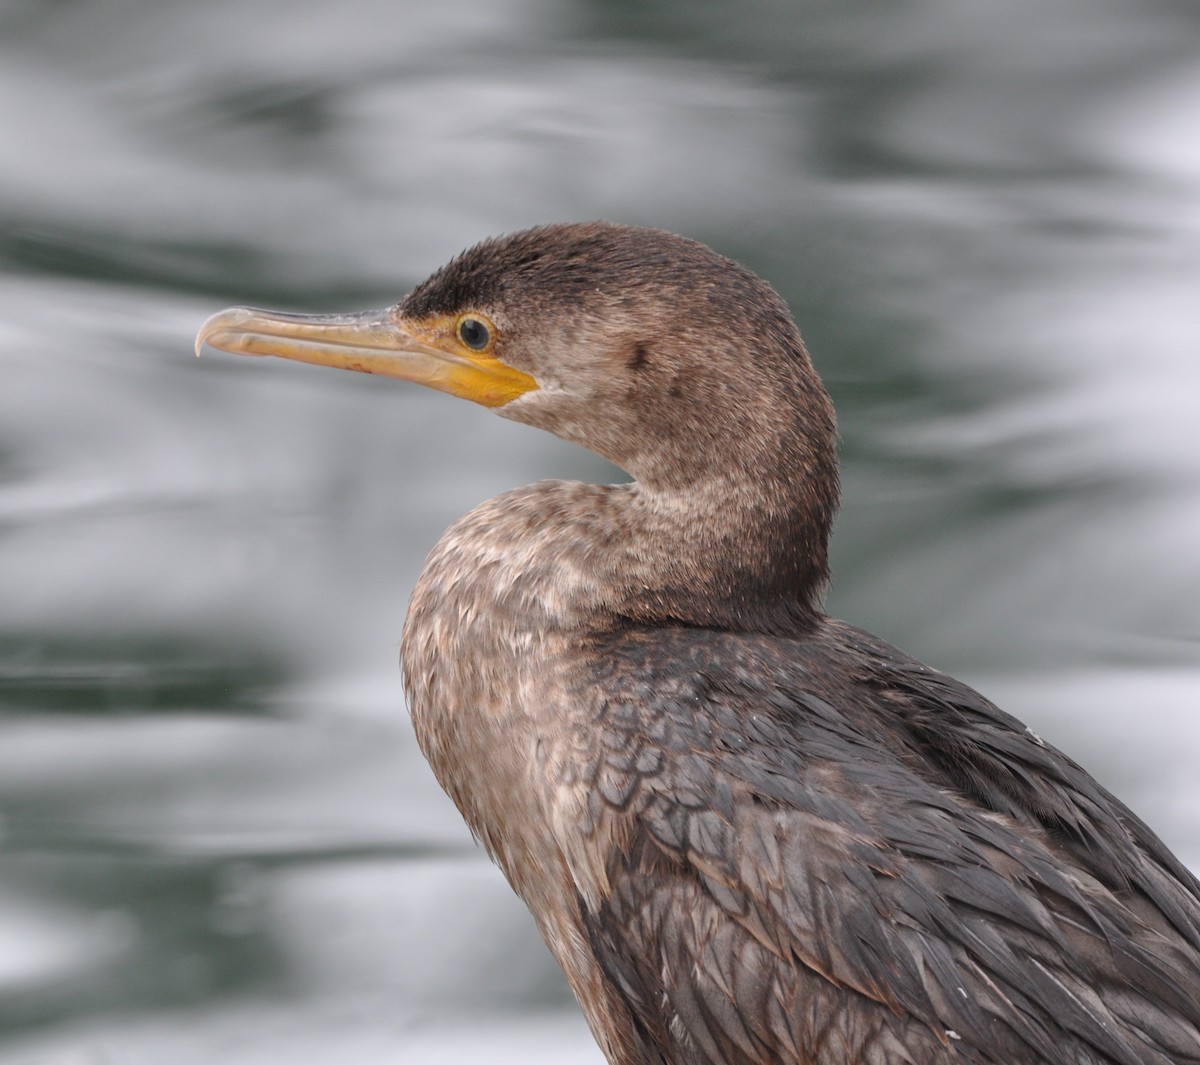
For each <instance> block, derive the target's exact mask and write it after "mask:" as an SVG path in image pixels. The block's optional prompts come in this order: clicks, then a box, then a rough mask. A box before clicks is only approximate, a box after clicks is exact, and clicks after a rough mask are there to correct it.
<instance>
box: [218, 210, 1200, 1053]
mask: <svg viewBox="0 0 1200 1065" xmlns="http://www.w3.org/2000/svg"><path fill="white" fill-rule="evenodd" d="M204 343H208V344H212V345H213V346H215V347H218V348H223V349H225V350H227V351H232V352H240V353H244V354H255V355H279V356H283V357H285V358H290V359H300V360H303V361H306V362H314V363H320V364H326V365H333V366H340V367H344V368H348V369H354V370H361V371H365V372H367V373H378V374H384V375H389V376H393V377H400V378H405V379H408V380H415V381H418V382H420V383H422V384H425V385H429V386H431V387H433V388H437V389H440V390H442V391H445V392H449V393H451V394H453V395H456V396H461V397H464V398H466V399H471V400H474V401H475V402H477V403H481V404H483V405H485V406H487V407H491V408H493V409H495V411H496V412H497V413H498V414H500V415H501V416H502V417H505V418H511V419H513V420H514V421H519V422H527V423H529V424H531V425H537V426H540V427H542V428H543V429H548V430H549V431H551V432H553V433H556V434H557V435H559V436H561V437H563V438H565V439H567V440H571V441H574V442H576V443H578V444H582V445H583V446H584V447H587V448H590V449H591V450H593V451H595V452H598V453H599V454H600V455H602V456H604V457H605V458H607V459H609V460H610V461H612V462H613V463H615V464H616V465H618V466H620V467H621V468H623V469H624V470H626V471H627V472H628V473H629V474H631V475H632V476H633V478H634V481H633V482H632V483H630V484H621V485H594V484H577V483H566V482H562V481H548V482H543V483H540V484H534V485H531V486H529V487H526V488H521V489H518V490H516V491H513V492H508V493H505V494H504V495H502V496H499V497H498V498H496V499H493V500H491V501H490V502H487V503H484V504H483V505H482V506H480V507H478V508H476V509H475V510H473V511H472V512H471V513H470V514H468V515H467V516H466V517H464V518H462V519H460V520H459V521H458V522H456V523H455V524H454V525H453V526H451V528H450V529H449V531H448V532H446V534H445V535H444V536H443V537H442V539H441V540H440V541H439V542H438V544H437V546H436V547H435V548H434V549H433V552H432V554H431V555H430V557H429V560H428V562H427V563H426V565H425V568H424V571H423V572H422V574H421V577H420V580H419V582H418V584H417V587H416V590H415V591H414V593H413V597H412V602H411V606H410V608H409V612H408V619H407V622H406V624H405V630H404V638H403V645H402V659H403V665H404V671H405V676H406V685H407V690H408V694H409V701H410V705H411V711H412V717H413V722H414V724H415V726H416V733H417V738H418V740H419V742H420V744H421V748H422V750H423V751H424V753H425V755H426V757H427V758H428V760H429V763H430V765H431V766H432V767H433V770H434V772H435V773H436V775H437V778H438V780H439V781H440V782H441V784H442V786H443V787H444V788H445V789H446V791H447V792H448V793H449V794H450V796H451V797H452V798H453V800H454V801H455V803H457V805H458V807H459V809H460V810H461V811H462V814H463V816H464V817H465V818H466V821H467V823H468V824H469V825H470V827H471V829H472V831H473V832H474V833H475V834H476V836H477V837H478V838H479V839H481V840H482V841H483V844H484V846H485V847H486V848H487V850H488V853H489V854H490V855H491V856H492V857H493V858H494V859H495V861H496V862H497V863H498V864H499V865H500V867H501V869H503V871H504V874H505V875H506V876H507V878H508V880H509V882H510V883H511V884H512V886H513V888H514V889H515V890H516V891H517V893H518V894H519V895H520V896H521V897H522V898H523V899H524V900H525V902H526V904H527V905H528V906H529V908H530V910H531V911H532V913H533V916H534V918H535V920H536V922H537V924H538V927H539V928H540V930H541V933H542V935H543V936H544V937H545V940H546V943H547V944H548V945H549V947H550V950H551V951H552V952H553V954H554V956H555V957H556V958H557V959H558V961H559V963H560V964H561V965H562V968H563V970H564V972H565V973H566V977H567V980H568V981H569V983H570V985H571V987H572V989H573V990H574V992H575V994H576V996H577V997H578V999H579V1002H580V1004H581V1005H582V1007H583V1011H584V1013H585V1015H586V1017H587V1020H588V1023H589V1024H590V1026H591V1029H592V1032H593V1033H594V1034H595V1037H596V1039H597V1040H598V1042H599V1044H600V1046H601V1048H602V1049H603V1051H604V1054H605V1055H606V1057H607V1058H608V1061H609V1062H610V1063H611V1065H768V1063H770V1065H782V1063H788V1065H903V1063H907V1065H950V1063H957V1065H1191V1063H1200V885H1198V884H1197V881H1196V879H1195V878H1194V877H1193V876H1192V875H1191V874H1190V873H1189V872H1188V871H1187V870H1186V869H1185V868H1184V867H1183V865H1182V864H1181V863H1180V862H1179V861H1178V860H1177V859H1176V858H1175V857H1174V856H1173V855H1172V854H1171V853H1170V851H1169V850H1168V849H1167V848H1166V847H1165V846H1164V845H1163V843H1162V842H1160V841H1159V839H1158V838H1157V837H1156V836H1155V835H1154V833H1153V832H1151V830H1150V829H1149V828H1147V827H1146V825H1145V824H1143V823H1142V821H1140V820H1139V819H1138V818H1137V817H1136V816H1135V815H1134V814H1132V813H1131V812H1130V811H1129V810H1128V809H1126V807H1125V806H1123V805H1122V804H1121V803H1120V802H1119V801H1118V800H1117V799H1116V798H1114V797H1113V796H1112V795H1110V794H1109V793H1108V792H1107V791H1106V790H1105V789H1104V788H1102V787H1101V786H1100V785H1099V784H1097V783H1096V782H1095V781H1094V780H1093V779H1092V778H1091V777H1090V776H1089V775H1088V774H1087V773H1086V772H1084V771H1083V770H1082V769H1081V768H1080V767H1079V766H1078V765H1076V764H1075V763H1074V762H1073V761H1071V760H1070V759H1069V758H1067V757H1066V756H1065V755H1063V754H1062V753H1061V752H1059V751H1057V750H1055V749H1054V748H1053V747H1051V746H1050V745H1049V744H1046V743H1044V742H1042V741H1041V740H1040V739H1039V738H1038V737H1037V736H1035V735H1034V734H1033V733H1032V732H1030V730H1029V729H1027V728H1025V727H1024V726H1023V725H1022V724H1021V723H1020V722H1019V721H1017V720H1015V719H1014V718H1012V717H1010V716H1009V715H1008V714H1006V713H1003V712H1002V711H1000V710H999V709H997V708H996V707H995V706H993V705H992V704H991V703H990V702H988V700H987V699H985V698H984V697H983V696H981V695H979V694H978V693H976V692H975V691H973V690H971V689H970V688H969V687H967V686H966V685H964V684H961V683H959V682H958V681H956V680H954V679H953V678H951V677H948V676H946V675H945V674H943V673H939V672H937V671H936V670H933V669H930V668H929V667H928V666H925V665H922V664H921V663H920V662H917V661H915V660H913V659H912V658H910V657H909V656H908V655H906V654H904V653H903V652H902V651H899V650H897V649H896V648H894V647H892V646H889V645H888V644H886V643H884V642H883V641H882V640H879V639H877V638H876V637H874V636H871V635H869V634H868V633H866V632H863V631H861V630H859V629H856V628H854V627H853V626H851V625H848V624H846V623H844V622H841V621H837V620H834V619H833V618H830V617H828V616H826V615H825V614H824V613H823V611H822V609H821V596H822V592H823V588H824V585H825V582H826V577H827V561H826V541H827V538H828V535H829V531H830V524H831V521H832V518H833V514H834V511H835V508H836V505H837V501H838V472H837V463H836V454H835V440H836V430H835V423H834V413H833V409H832V406H831V404H830V401H829V397H828V396H827V394H826V392H825V390H824V388H823V387H822V385H821V382H820V381H819V379H818V378H817V375H816V373H815V371H814V369H813V366H812V364H811V362H810V361H809V357H808V355H807V353H806V351H805V349H804V346H803V344H802V342H801V339H800V335H799V333H798V332H797V330H796V327H795V325H794V323H793V321H792V318H791V316H790V314H789V313H788V311H787V309H786V307H785V306H784V304H783V302H782V301H781V300H780V298H779V297H778V296H777V295H776V293H775V292H774V291H773V290H772V289H771V288H770V286H768V285H767V284H766V283H765V282H764V281H762V280H761V279H760V278H758V277H757V276H755V275H754V274H753V273H752V272H751V271H749V270H748V269H746V268H745V267H743V266H741V265H739V264H737V263H735V262H732V261H730V260H728V259H725V258H722V257H721V256H719V255H717V254H716V253H714V252H713V251H711V250H710V249H708V248H707V247H705V246H704V245H702V244H699V243H696V242H694V241H691V240H686V239H684V238H682V237H678V236H675V235H672V234H670V233H666V232H661V231H657V230H648V229H637V228H630V227H625V226H618V225H611V224H607V223H587V224H572V225H549V226H542V227H538V228H535V229H530V230H527V231H524V232H520V233H516V234H513V235H510V236H505V237H500V238H497V239H492V240H487V241H484V242H483V243H481V244H479V245H477V246H476V247H474V248H472V249H470V250H468V251H466V252H464V253H463V254H461V255H460V256H459V257H458V258H456V259H454V260H453V261H452V262H450V263H449V264H448V265H446V266H444V267H442V268H441V269H440V270H438V271H437V272H436V273H435V274H433V275H432V277H430V278H429V279H428V280H427V281H425V282H423V283H422V284H421V285H419V286H418V287H417V288H416V289H415V290H414V291H412V292H411V293H410V294H409V295H408V296H406V297H405V298H404V299H403V300H401V301H400V303H398V304H397V305H396V306H394V307H391V308H388V309H387V310H385V311H382V312H377V313H369V314H359V315H338V316H329V315H327V316H311V317H306V316H301V315H294V314H276V313H271V312H266V311H258V310H251V309H244V308H239V309H233V310H228V311H223V312H221V313H220V314H217V315H215V316H214V317H213V318H210V319H209V320H208V321H207V322H206V323H205V324H204V326H203V328H202V329H201V331H200V334H199V337H198V338H197V351H199V349H200V347H201V346H202V345H203V344H204Z"/></svg>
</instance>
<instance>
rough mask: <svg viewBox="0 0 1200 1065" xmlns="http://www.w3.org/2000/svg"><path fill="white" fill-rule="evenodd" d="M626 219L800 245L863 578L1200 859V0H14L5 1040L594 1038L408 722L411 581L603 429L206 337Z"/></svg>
mask: <svg viewBox="0 0 1200 1065" xmlns="http://www.w3.org/2000/svg"><path fill="white" fill-rule="evenodd" d="M592 217H606V218H611V219H616V220H620V221H625V222H632V223H640V224H649V225H657V226H664V227H667V228H671V229H675V230H678V231H681V232H684V233H687V234H689V235H691V236H694V237H697V238H700V239H702V240H705V241H707V242H709V243H711V244H713V245H714V246H715V247H717V248H718V249H719V250H721V251H722V252H725V253H726V254H729V255H733V256H735V257H738V258H741V259H743V260H745V261H746V262H748V263H749V264H750V265H751V266H753V267H754V268H755V269H757V270H758V271H759V272H761V273H763V274H764V275H766V276H767V277H769V278H770V279H771V280H772V281H773V283H774V284H775V285H776V286H777V287H778V288H779V289H780V291H781V292H782V293H783V294H784V296H785V298H786V299H787V300H788V301H789V303H790V304H791V306H792V308H793V309H794V311H795V313H796V315H797V318H798V320H799V321H800V323H801V326H802V328H803V330H804V332H805V335H806V337H807V339H808V341H809V344H810V347H811V348H812V350H813V352H814V356H815V359H816V362H817V364H818V367H819V368H820V370H821V372H822V374H823V375H824V377H825V380H826V381H827V382H828V384H829V387H830V389H831V390H832V392H833V394H834V398H835V400H836V401H837V403H838V407H839V410H840V413H841V425H842V432H843V436H844V462H845V492H846V503H845V506H844V509H843V512H842V516H841V518H840V521H839V525H838V529H837V533H836V543H835V548H836V555H835V573H836V577H835V583H834V586H833V589H832V592H831V597H830V602H831V608H832V610H833V611H834V612H835V613H837V614H839V615H841V616H844V617H846V618H849V619H850V620H852V621H854V622H856V623H858V624H861V625H864V626H866V627H868V628H870V629H872V630H874V631H876V632H878V633H880V634H881V635H883V636H884V637H886V638H888V639H890V640H892V641H893V642H895V643H898V644H900V645H901V646H903V647H905V648H906V649H907V650H909V651H911V652H913V653H915V654H917V655H918V656H920V657H921V658H924V659H925V660H927V661H929V662H930V663H932V664H934V665H936V666H938V667H940V668H942V669H945V670H948V671H950V672H953V673H955V674H957V675H960V676H962V677H964V678H965V679H967V680H969V681H971V682H973V683H975V684H976V686H978V687H980V688H982V689H983V690H984V691H985V692H986V693H988V694H989V695H991V696H992V697H993V698H995V699H996V700H997V701H999V702H1001V704H1002V705H1004V706H1005V707H1006V708H1007V709H1009V710H1010V711H1012V712H1013V713H1015V714H1017V715H1018V716H1020V717H1022V718H1023V719H1025V720H1026V721H1028V722H1029V723H1030V724H1031V725H1032V726H1033V727H1034V728H1036V729H1037V730H1038V731H1039V732H1040V733H1042V734H1043V735H1044V736H1046V737H1047V738H1049V739H1050V740H1052V741H1053V742H1055V743H1057V744H1059V745H1060V746H1062V747H1065V748H1066V749H1067V750H1068V751H1070V752H1071V753H1072V754H1073V755H1074V756H1075V757H1076V758H1078V759H1079V760H1080V761H1082V762H1083V763H1084V765H1085V766H1087V767H1088V768H1089V769H1090V770H1091V771H1092V772H1093V773H1094V774H1095V775H1096V776H1098V777H1099V779H1100V780H1101V781H1102V782H1104V783H1105V784H1107V785H1108V786H1109V787H1111V788H1112V789H1114V790H1115V791H1117V792H1118V794H1120V795H1121V796H1122V797H1123V798H1125V799H1126V800H1127V801H1128V802H1129V803H1130V804H1131V805H1132V806H1133V808H1134V809H1135V810H1137V811H1138V812H1139V813H1140V814H1142V815H1143V816H1144V817H1145V818H1146V819H1147V820H1148V821H1149V822H1150V823H1151V824H1152V825H1153V826H1155V828H1156V829H1157V830H1158V831H1159V832H1160V833H1161V834H1162V835H1163V836H1164V837H1165V838H1166V839H1167V840H1168V842H1169V843H1170V844H1171V845H1172V846H1173V847H1175V848H1176V849H1177V851H1178V852H1179V853H1180V854H1181V856H1183V857H1184V859H1185V860H1187V861H1189V862H1190V863H1191V864H1192V865H1193V867H1196V866H1197V865H1198V864H1200V771H1198V767H1200V725H1198V723H1197V713H1196V711H1197V707H1198V693H1200V608H1198V606H1197V589H1198V587H1200V546H1198V541H1200V447H1198V446H1197V445H1198V444H1200V427H1198V426H1200V358H1198V354H1200V352H1198V350H1197V349H1198V347H1200V294H1198V293H1200V7H1197V6H1196V5H1195V4H1193V3H1188V2H1183V0H1109V2H1107V3H1103V4H1097V3H1085V2H1082V0H1050V2H1045V0H1009V2H1008V3H1005V4H980V3H970V2H968V3H963V2H962V0H894V2H891V3H887V4H884V3H877V2H863V0H840V2H830V0H825V2H818V0H808V2H786V0H742V2H739V3H737V4H733V3H719V2H715V0H702V2H697V0H666V2H652V3H645V4H641V3H637V2H635V0H443V2H440V3H437V4H425V3H421V4H417V3H397V2H395V0H344V2H342V3H340V4H337V5H333V4H326V3H317V2H314V0H291V2H289V3H286V4H285V3H283V2H282V0H237V2H236V3H235V2H232V0H217V2H213V3H206V4H195V3H181V2H178V0H93V2H92V3H88V4H79V3H47V2H44V0H40V2H39V0H7V2H6V3H4V4H3V5H2V6H0V709H2V711H3V713H2V716H0V1061H3V1062H5V1063H9V1062H15V1063H25V1065H33V1063H41V1065H45V1063H55V1065H60V1063H92V1062H95V1063H98V1065H99V1063H105V1065H108V1063H138V1065H140V1063H154V1065H161V1063H171V1065H191V1063H197V1065H199V1063H209V1062H213V1061H221V1062H223V1063H225V1065H241V1063H251V1062H254V1063H264V1062H276V1061H280V1062H282V1061H286V1062H290V1063H300V1065H307V1063H318V1062H342V1061H355V1062H357V1063H359V1065H370V1063H373V1062H404V1063H412V1065H435V1063H447V1065H449V1063H454V1065H471V1063H475V1062H485V1061H486V1062H489V1063H497V1062H525V1063H531V1065H538V1063H542V1062H546V1063H549V1062H555V1063H575V1062H579V1063H591V1065H598V1063H599V1062H600V1056H599V1054H598V1052H597V1051H596V1050H595V1048H594V1047H593V1045H592V1042H591V1039H590V1037H589V1036H588V1034H587V1032H586V1030H585V1028H584V1026H583V1024H582V1021H581V1020H580V1019H579V1017H578V1014H577V1012H576V1010H575V1008H574V1006H573V1004H572V1003H571V1001H570V1000H569V997H568V995H567V993H566V992H565V991H564V989H563V985H562V982H561V979H560V977H559V975H558V973H557V970H556V969H555V967H554V965H553V963H552V962H551V961H550V959H549V956H548V955H547V953H546V951H545V950H544V948H543V947H542V945H541V943H540V941H539V940H538V939H537V936H536V933H535V931H534V929H533V926H532V924H531V923H530V921H529V919H528V918H527V917H526V915H525V913H524V911H523V909H522V907H521V906H520V904H519V903H517V901H516V900H515V899H514V898H513V897H512V896H511V894H510V893H509V891H508V888H507V887H506V885H505V884H504V882H503V881H502V879H501V877H500V875H499V874H498V873H497V872H496V871H495V870H493V869H492V868H491V866H490V865H489V864H488V863H487V862H486V860H485V859H484V857H483V856H482V854H481V853H480V852H479V851H477V850H476V849H475V848H474V846H473V845H472V844H471V841H470V839H469V837H468V835H467V833H466V830H465V829H464V828H463V827H462V825H461V823H460V822H459V819H458V817H457V814H456V813H455V812H454V810H453V809H452V808H451V806H450V803H449V801H448V800H446V799H445V798H444V797H443V796H442V795H441V793H440V792H439V791H438V789H437V787H436V785H435V784H434V782H433V780H432V777H431V775H430V773H429V772H428V770H427V769H426V767H425V765H424V763H423V762H422V760H421V759H420V757H419V754H418V753H417V752H416V750H415V747H414V744H413V741H412V736H411V732H410V729H409V725H408V721H407V716H406V714H405V712H404V709H403V696H402V691H401V684H400V677H399V673H398V669H397V665H396V657H397V645H398V641H399V634H400V628H401V624H402V620H403V616H404V610H405V604H406V600H407V595H408V591H409V589H410V588H411V586H412V583H413V581H414V579H415V577H416V574H417V572H418V569H419V567H420V565H421V562H422V559H423V557H424V555H425V553H426V552H427V551H428V549H429V548H430V547H431V546H432V544H433V542H434V541H435V539H436V538H437V536H438V535H439V533H440V532H441V530H442V529H443V528H444V527H445V526H446V525H447V524H448V523H449V522H450V521H451V520H452V519H453V518H455V517H456V516H457V515H459V514H460V513H462V512H464V511H465V510H467V509H468V508H470V507H471V506H472V505H474V504H475V503H478V502H479V501H481V500H483V499H484V498H486V497H487V496H489V495H491V494H494V493H496V492H498V491H501V490H503V489H505V488H508V487H511V486H513V485H516V484H519V483H523V482H527V481H530V480H533V479H536V478H540V477H547V476H574V477H581V478H591V479H609V478H612V477H614V476H616V475H615V474H614V472H613V471H612V470H611V469H610V468H608V467H606V466H605V465H604V464H603V463H602V462H600V461H599V460H597V459H594V458H591V457H590V456H588V455H586V454H584V453H582V452H580V451H577V450H574V449H572V448H570V447H568V446H567V445H564V444H561V443H559V442H557V441H555V440H553V439H551V438H549V437H546V436H543V435H540V434H538V433H536V432H534V431H532V430H527V429H524V428H522V427H519V426H516V425H513V424H509V423H507V422H504V421H501V420H499V419H496V418H494V417H492V416H491V415H490V414H489V413H487V412H486V411H484V410H483V409H481V408H475V407H471V406H469V405H466V404H462V403H457V402H455V401H453V400H450V399H447V398H445V397H442V396H440V395H436V394H433V393H428V392H423V391H421V390H419V389H417V388H415V387H404V386H401V385H398V384H397V383H395V382H387V381H383V380H379V379H371V378H367V377H359V376H358V375H351V374H336V373H331V372H327V371H321V370H316V369H314V368H312V367H305V366H297V365H290V364H284V363H280V362H277V361H273V360H264V361H262V362H258V361H254V360H246V359H237V358H234V357H231V356H222V355H220V354H216V353H213V354H210V355H206V357H205V358H203V359H201V360H199V361H197V360H196V359H194V358H193V357H192V354H191V343H192V337H193V335H194V333H195V331H196V327H197V326H198V325H199V323H200V322H201V321H202V320H203V319H204V318H205V317H206V316H207V315H208V314H209V313H211V312H212V311H214V310H216V309H218V308H220V307H222V306H224V305H226V304H229V303H234V302H238V303H241V302H250V303H258V304H260V305H268V306H279V307H291V308H300V309H308V310H322V309H330V310H332V309H355V308H362V307H371V306H378V305H383V304H386V303H390V302H392V301H393V300H395V299H396V298H397V297H399V296H400V295H401V294H402V293H403V292H404V291H406V290H407V289H408V288H409V287H410V286H411V285H412V284H414V283H416V282H417V281H418V280H420V279H421V278H422V277H423V276H424V275H425V274H426V273H427V272H429V271H430V270H431V269H432V268H433V267H435V266H437V265H438V264H440V263H441V262H442V261H443V260H445V259H446V258H447V257H449V256H450V255H451V254H453V253H454V252H456V251H458V250H459V249H460V248H462V247H464V246H465V245H468V244H470V243H473V242H474V241H476V240H477V239H479V238H481V237H483V236H485V235H488V234H493V233H497V232H501V231H505V230H511V229H514V228H518V227H522V226H525V225H527V224H531V223H535V222H541V221H551V220H566V219H584V218H592Z"/></svg>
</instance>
